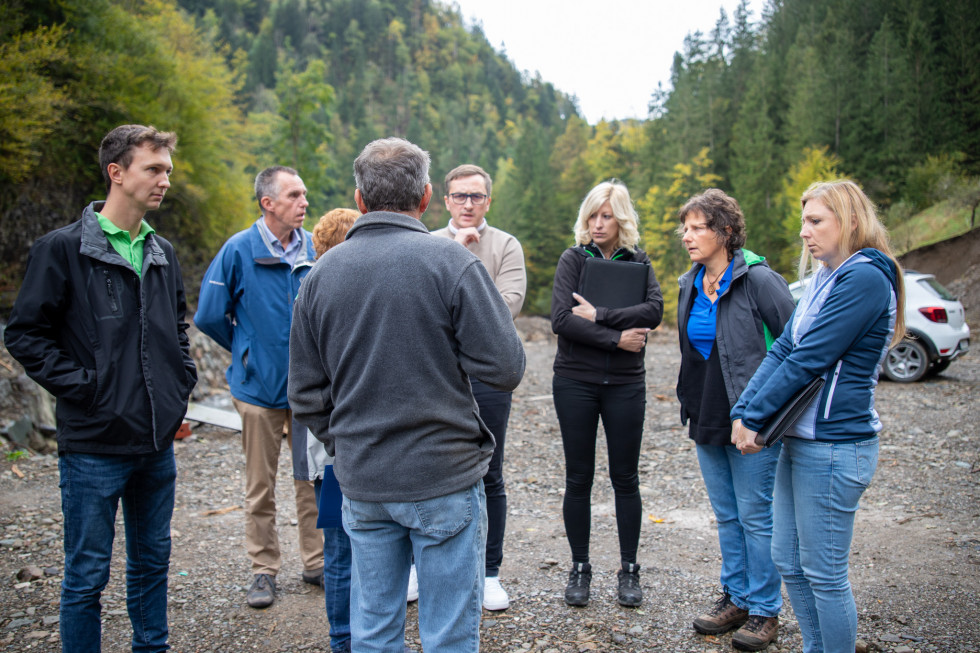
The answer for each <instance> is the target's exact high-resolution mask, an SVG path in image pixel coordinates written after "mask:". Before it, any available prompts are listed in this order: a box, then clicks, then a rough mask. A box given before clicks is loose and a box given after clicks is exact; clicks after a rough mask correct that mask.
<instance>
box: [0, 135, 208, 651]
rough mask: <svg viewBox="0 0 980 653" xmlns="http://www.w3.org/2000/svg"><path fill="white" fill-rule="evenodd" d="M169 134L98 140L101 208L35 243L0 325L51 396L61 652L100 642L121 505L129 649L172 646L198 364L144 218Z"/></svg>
mask: <svg viewBox="0 0 980 653" xmlns="http://www.w3.org/2000/svg"><path fill="white" fill-rule="evenodd" d="M176 142H177V137H176V136H175V135H174V134H172V133H168V132H159V131H157V130H156V129H154V128H153V127H144V126H142V125H123V126H121V127H117V128H115V129H113V130H112V131H111V132H109V133H108V134H107V135H106V137H105V138H104V139H103V140H102V145H101V146H100V148H99V161H100V164H101V166H102V174H103V176H104V177H105V181H106V189H107V191H108V195H107V197H106V200H105V202H93V203H91V204H90V205H89V206H88V207H86V208H85V209H84V210H83V211H82V217H81V219H80V220H78V221H77V222H74V223H72V224H70V225H68V226H66V227H62V228H61V229H56V230H55V231H52V232H51V233H49V234H47V235H45V236H42V237H41V238H39V239H38V240H37V242H35V243H34V246H33V247H32V248H31V251H30V254H29V256H28V259H27V271H26V273H25V276H24V283H23V285H22V286H21V289H20V293H19V294H18V296H17V300H16V301H15V303H14V309H13V311H12V313H11V315H10V322H9V323H8V325H7V329H6V331H5V333H4V342H5V344H6V346H7V349H8V351H10V353H11V355H13V356H14V358H16V359H17V360H18V361H19V362H20V363H21V364H22V365H23V366H24V369H25V370H26V372H27V374H28V375H29V376H30V377H31V378H32V379H34V380H35V381H37V382H38V383H39V384H41V385H42V386H43V387H44V388H45V389H47V390H48V391H49V392H51V393H52V394H53V395H55V397H56V398H57V400H58V403H57V409H56V421H57V429H58V470H59V472H60V474H61V483H60V486H61V509H62V513H63V514H64V546H65V573H64V580H63V581H62V583H61V622H60V624H61V625H60V627H61V643H62V651H65V652H69V651H72V652H73V651H79V652H83V651H84V652H86V653H91V652H92V651H99V650H100V649H101V635H102V633H101V618H100V613H101V603H100V600H99V599H100V596H101V593H102V590H103V589H104V588H105V586H106V583H107V582H108V580H109V563H110V559H111V557H112V556H111V553H112V542H113V536H114V523H115V516H116V511H117V509H118V505H119V500H120V499H122V506H123V515H124V517H125V527H126V585H127V587H126V594H127V597H126V603H127V608H128V610H129V619H130V622H131V623H132V626H133V642H132V645H133V650H134V651H164V650H167V649H168V648H169V647H168V645H167V639H168V635H169V630H168V627H167V570H168V567H169V564H170V519H171V516H172V515H173V508H174V489H175V480H176V477H177V468H176V464H175V460H174V450H173V439H174V434H175V433H176V432H177V429H178V428H179V427H180V424H181V422H182V420H183V417H184V413H185V412H186V409H187V399H188V396H189V395H190V392H191V389H192V388H193V387H194V384H195V383H196V382H197V372H196V370H195V367H194V362H193V361H192V360H191V357H190V353H189V346H188V339H187V323H186V322H185V321H184V312H185V301H184V287H183V282H182V281H181V275H180V267H179V265H178V264H177V258H176V256H175V255H174V250H173V247H172V246H171V244H170V243H169V242H167V241H166V240H164V239H163V238H160V237H159V236H157V235H156V234H155V233H154V231H153V229H152V228H151V227H150V226H149V225H148V224H147V223H146V222H145V221H144V220H143V215H144V214H145V213H146V212H147V211H151V210H154V209H157V208H159V207H160V203H161V202H162V201H163V196H164V194H165V193H166V192H167V189H168V188H170V173H171V172H172V170H173V165H172V163H171V159H170V154H171V152H173V149H174V146H175V145H176Z"/></svg>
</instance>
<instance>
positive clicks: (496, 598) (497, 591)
mask: <svg viewBox="0 0 980 653" xmlns="http://www.w3.org/2000/svg"><path fill="white" fill-rule="evenodd" d="M509 607H510V597H508V596H507V591H506V590H505V589H504V588H503V587H501V586H500V579H499V578H497V577H496V576H487V577H486V578H485V579H484V581H483V609H484V610H506V609H507V608H509Z"/></svg>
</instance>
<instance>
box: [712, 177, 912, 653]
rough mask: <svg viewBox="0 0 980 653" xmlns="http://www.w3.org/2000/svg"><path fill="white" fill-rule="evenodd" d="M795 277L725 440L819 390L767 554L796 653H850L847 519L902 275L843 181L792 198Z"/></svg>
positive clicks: (863, 205)
mask: <svg viewBox="0 0 980 653" xmlns="http://www.w3.org/2000/svg"><path fill="white" fill-rule="evenodd" d="M801 204H802V206H803V214H802V221H803V225H802V228H801V230H800V236H801V237H802V238H803V252H802V255H801V258H800V277H801V278H802V277H803V276H804V274H805V273H806V272H807V271H808V270H809V271H811V272H812V273H813V275H812V277H811V278H810V281H809V284H808V285H807V287H806V290H805V292H804V294H803V297H802V298H801V299H800V302H799V304H798V305H797V307H796V311H795V312H794V313H793V317H792V318H791V320H790V322H789V324H788V325H787V328H786V329H785V330H784V331H783V334H782V335H781V336H780V337H779V339H777V340H776V342H775V343H774V344H773V346H772V349H771V350H770V351H769V354H768V355H767V356H766V358H765V359H764V360H763V361H762V364H761V365H760V366H759V369H758V370H757V371H756V373H755V375H754V376H753V377H752V380H751V381H749V384H748V386H747V387H746V388H745V390H744V391H743V392H742V395H741V397H740V398H739V400H738V402H737V403H736V404H735V407H734V408H733V409H732V412H731V418H732V419H733V420H734V422H733V425H732V442H733V443H734V444H735V445H736V446H737V447H738V448H739V450H741V451H742V453H744V454H754V453H755V452H757V451H759V450H760V447H759V446H758V445H757V444H756V443H755V436H756V432H757V431H758V430H759V429H761V428H762V426H763V425H764V424H765V423H766V421H767V420H768V419H769V418H770V417H771V416H772V415H774V414H775V413H776V412H777V411H778V410H779V409H780V407H781V406H782V405H783V404H784V403H786V401H787V400H788V399H789V398H790V397H791V396H792V395H793V394H795V393H796V392H797V391H798V390H799V389H800V388H802V387H803V386H804V385H805V384H806V383H807V382H809V381H810V380H811V379H812V378H814V377H817V376H822V377H823V378H824V379H825V384H824V386H823V390H822V391H821V394H820V396H819V397H818V398H817V400H816V401H815V402H814V403H813V405H812V406H811V407H810V409H809V410H808V411H807V412H805V413H804V414H803V415H802V416H801V417H800V419H799V420H797V422H796V423H795V424H794V425H793V426H792V427H791V428H790V431H789V432H788V433H787V436H786V437H785V439H784V440H783V446H782V451H781V452H780V454H779V462H778V464H777V467H776V484H775V488H774V490H773V533H772V558H773V562H774V563H775V565H776V569H777V570H778V571H779V574H780V576H782V579H783V582H784V583H785V584H786V591H787V593H788V594H789V597H790V601H791V603H792V605H793V612H794V613H795V614H796V618H797V621H798V622H799V625H800V632H801V633H802V635H803V651H804V653H851V652H852V651H854V644H855V640H856V639H857V610H856V608H855V605H854V596H853V594H852V593H851V585H850V581H849V580H848V558H849V556H850V551H851V537H852V535H853V532H854V514H855V512H856V511H857V508H858V502H859V500H860V498H861V495H862V494H863V493H864V490H865V488H867V486H868V484H869V483H870V482H871V477H872V476H873V475H874V471H875V468H876V467H877V464H878V432H879V431H880V430H881V428H882V425H881V421H880V420H879V419H878V413H877V411H875V387H876V386H877V384H878V373H879V372H880V370H881V363H882V361H883V360H884V358H885V356H886V355H887V353H888V348H889V346H890V345H891V344H894V343H895V342H898V341H899V340H901V338H902V335H903V334H904V332H905V322H904V317H903V311H902V306H903V305H904V301H905V289H904V286H903V283H902V271H901V268H900V267H899V265H898V262H897V261H896V260H895V257H894V256H893V255H892V253H891V250H890V248H889V246H888V235H887V233H886V231H885V228H884V227H883V226H882V224H881V222H880V221H879V220H878V218H877V215H876V213H875V208H874V205H873V204H872V203H871V201H870V200H869V199H868V198H867V197H866V196H865V194H864V193H863V192H862V191H861V189H860V188H859V187H858V186H857V184H855V183H854V182H852V181H848V180H841V181H833V182H821V183H816V184H813V185H812V186H810V188H808V189H807V190H806V192H805V193H803V197H802V199H801Z"/></svg>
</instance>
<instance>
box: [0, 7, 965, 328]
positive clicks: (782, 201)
mask: <svg viewBox="0 0 980 653" xmlns="http://www.w3.org/2000/svg"><path fill="white" fill-rule="evenodd" d="M447 4H448V3H445V4H444V2H443V1H442V0H426V1H424V2H394V1H392V0H130V1H128V2H125V3H119V2H113V1H112V0H37V1H36V2H31V3H25V2H22V0H18V1H17V2H14V3H7V4H3V5H2V6H0V184H3V186H4V188H3V189H2V190H3V191H5V192H2V193H0V215H3V216H4V218H5V222H4V224H0V257H2V258H4V260H8V261H14V262H15V263H14V265H13V266H12V267H8V268H7V269H6V270H5V271H4V272H3V273H0V280H7V279H12V278H16V276H17V274H16V272H17V270H16V268H17V265H18V264H19V262H22V261H23V258H24V253H25V252H26V250H27V247H28V245H29V244H30V242H31V241H32V240H33V239H34V238H36V237H37V236H38V235H40V234H41V233H43V232H45V231H47V230H50V229H51V228H53V227H56V226H61V225H62V224H65V223H66V222H68V221H70V220H72V219H74V217H75V216H76V215H77V210H78V207H80V206H81V204H82V203H83V202H84V201H88V200H90V199H95V198H99V197H100V196H101V195H102V194H103V192H104V191H103V189H102V182H101V179H100V175H99V171H98V168H97V166H96V165H95V151H96V148H97V145H98V142H99V140H100V139H101V137H102V136H103V135H104V134H105V132H106V131H108V130H109V129H110V128H112V127H114V126H116V125H118V124H121V123H125V122H141V123H149V124H154V125H155V126H157V127H159V128H161V129H167V130H173V131H176V132H177V133H178V136H179V138H180V140H179V148H178V151H177V153H176V154H175V157H174V162H175V174H174V179H173V188H172V190H171V192H170V193H169V194H168V198H167V201H166V202H165V203H164V207H163V209H162V210H160V211H158V212H156V213H154V214H153V215H152V216H150V220H151V222H152V224H153V225H154V227H155V228H156V229H157V230H158V231H159V232H160V233H162V234H164V235H165V236H167V237H168V238H171V239H172V240H175V241H177V244H178V247H179V251H180V256H181V260H182V263H184V267H185V271H186V269H187V268H188V267H191V268H192V269H196V268H198V267H200V266H203V265H204V264H206V263H207V262H208V261H209V260H210V259H211V257H213V255H214V253H215V252H216V250H217V248H218V246H219V245H220V244H221V242H222V241H223V240H224V239H225V238H227V237H228V236H229V235H230V234H231V233H232V232H233V231H235V230H237V229H240V228H242V227H244V226H245V225H246V224H248V222H250V221H251V220H253V219H254V217H255V215H256V209H255V207H254V204H253V201H254V200H253V199H252V198H251V182H252V178H253V176H254V174H255V173H256V172H257V171H258V170H259V169H261V168H264V167H265V166H268V165H273V164H285V165H292V166H294V167H296V168H297V169H298V170H299V172H300V174H301V175H302V176H303V179H304V181H305V182H306V184H307V187H308V188H309V189H310V200H311V204H312V206H311V211H310V217H311V221H312V220H313V219H315V218H316V216H317V215H319V214H320V213H322V212H324V211H326V210H329V209H331V208H334V207H337V206H348V207H349V206H352V204H353V179H352V174H351V163H352V161H353V159H354V157H356V156H357V154H358V153H359V152H360V150H361V149H362V148H363V147H364V145H365V144H366V143H367V142H369V141H371V140H373V139H375V138H379V137H385V136H391V135H397V136H402V137H405V138H408V139H409V140H412V141H413V142H416V143H418V144H419V145H420V146H422V147H423V148H424V149H426V150H427V151H429V153H430V155H431V157H432V171H431V177H432V181H433V186H434V193H435V198H436V201H434V202H432V204H431V206H430V209H429V211H428V212H427V214H426V215H425V216H424V222H425V224H426V225H427V226H429V227H437V226H442V225H444V224H445V222H446V220H447V219H448V215H447V212H446V210H445V208H444V206H443V204H442V202H441V201H439V198H441V196H442V195H444V193H445V189H444V188H443V187H442V186H443V184H442V178H443V175H444V174H445V173H446V172H447V171H448V170H449V169H451V168H453V167H455V166H456V165H459V164H461V163H476V164H479V165H481V166H483V167H484V168H485V169H487V170H488V171H491V172H492V173H493V174H494V177H495V179H494V181H495V183H494V188H493V197H494V199H493V205H492V209H491V213H490V216H489V217H490V220H491V222H492V223H494V224H496V225H497V226H500V227H501V228H503V229H505V230H507V231H509V232H511V233H513V234H514V235H516V236H517V237H518V238H519V239H520V240H521V242H522V244H523V246H524V249H525V253H526V260H527V264H528V273H529V289H528V299H527V302H526V304H525V310H526V311H528V312H535V313H542V314H546V313H548V308H549V303H550V293H551V283H552V278H553V273H554V266H555V263H556V262H557V260H558V257H559V256H560V254H561V252H562V250H563V249H564V248H565V247H567V246H568V245H569V244H571V241H572V236H571V227H572V224H573V222H574V220H575V216H576V214H577V210H578V206H579V203H580V202H581V198H582V197H584V196H585V194H586V193H587V192H588V191H589V189H591V188H592V187H593V186H594V185H595V184H596V183H598V182H600V181H602V180H605V179H609V178H613V177H615V178H619V179H621V180H622V181H623V182H624V183H626V184H627V186H628V187H629V189H630V192H631V194H632V195H633V197H635V198H638V199H637V206H638V208H639V210H640V214H641V219H642V223H643V224H642V226H643V233H644V238H645V240H646V249H647V250H648V251H649V253H650V255H651V258H652V259H653V261H654V266H655V268H656V269H657V272H658V275H659V276H660V277H661V279H662V280H666V283H664V289H665V292H666V294H667V295H668V301H669V295H670V294H671V293H672V292H674V290H675V284H673V277H674V276H676V274H679V273H680V272H682V271H683V270H684V269H686V267H687V265H688V261H687V258H686V256H685V255H684V252H683V251H682V250H681V248H680V247H679V246H677V244H676V236H675V235H674V228H675V226H676V225H675V215H674V214H675V212H676V209H677V207H679V206H680V205H681V204H682V203H683V202H684V201H685V200H686V199H687V198H688V197H690V195H692V194H695V193H698V192H701V191H703V190H704V189H705V188H706V187H708V186H718V187H721V188H723V189H725V190H728V191H730V192H732V194H733V195H734V196H735V197H736V198H737V199H738V200H739V202H740V204H741V206H742V208H743V211H744V212H745V215H746V221H747V225H748V236H749V242H748V244H749V247H751V248H752V249H753V250H754V251H759V252H761V253H763V254H766V255H767V256H768V257H769V259H770V261H771V262H773V264H774V265H777V266H778V267H780V268H781V271H784V272H786V271H787V270H786V267H785V266H786V265H788V263H789V261H790V258H792V257H795V247H796V245H795V243H796V238H797V236H796V230H797V227H796V224H795V223H796V221H798V217H797V216H796V213H797V210H796V208H795V205H796V202H797V201H798V199H799V192H800V191H801V186H805V185H806V183H808V181H810V180H813V179H816V178H820V177H823V176H830V175H833V176H836V175H837V171H838V170H846V171H847V172H848V173H850V174H852V175H853V176H854V178H855V179H856V180H857V181H859V183H861V184H862V186H863V187H864V188H865V189H866V190H867V191H868V193H869V195H871V197H872V199H873V200H875V201H876V202H877V203H878V204H879V205H881V206H883V207H884V208H885V215H887V216H888V221H889V226H890V227H893V228H896V227H897V226H898V222H900V221H901V220H902V219H904V217H905V216H907V215H912V214H914V213H915V212H916V208H917V207H922V206H926V205H928V204H931V203H933V202H935V201H937V200H940V199H944V198H945V197H953V196H956V197H962V198H963V199H962V200H961V203H962V206H963V207H965V208H966V209H967V213H965V214H964V216H966V217H964V221H965V222H968V221H969V216H973V219H974V221H975V220H976V210H975V208H976V206H977V205H976V204H972V202H973V199H972V198H974V195H973V194H971V190H970V189H972V188H974V185H975V180H976V179H977V178H978V177H980V66H977V65H976V62H977V61H978V60H980V39H977V38H976V34H977V30H978V28H980V6H978V5H977V3H976V2H975V0H949V1H948V2H943V3H931V2H928V1H927V0H907V1H906V2H905V3H903V4H902V6H901V7H900V11H896V10H895V8H894V7H892V5H890V4H889V3H882V2H878V3H859V2H856V1H855V0H831V1H828V2H813V1H812V0H779V1H778V2H771V3H768V4H766V6H765V8H764V10H763V14H762V16H761V18H760V19H759V20H758V21H753V17H752V15H751V13H750V12H749V10H748V4H747V2H746V1H745V0H743V1H742V2H741V3H740V4H739V6H738V7H737V8H736V10H735V12H734V14H733V15H732V17H731V18H729V16H728V15H727V14H726V13H725V12H724V11H721V12H720V13H719V16H718V19H717V21H716V23H715V25H714V28H713V29H712V30H711V31H710V33H708V34H703V33H701V32H694V33H692V34H690V35H688V37H687V38H686V39H685V40H684V42H683V44H682V47H681V49H680V51H679V52H678V53H676V55H675V57H674V61H673V66H672V70H671V80H670V84H669V85H668V87H667V88H663V87H659V86H658V87H657V88H656V89H652V93H651V105H650V116H649V119H648V120H646V121H632V120H630V121H602V122H600V123H599V124H598V125H594V126H592V125H589V124H587V123H586V122H585V121H584V120H582V119H581V118H580V117H579V116H578V115H577V113H578V112H577V110H576V107H575V105H574V103H573V101H572V100H571V99H570V98H568V97H566V96H564V95H563V94H561V93H560V92H558V91H556V90H555V88H554V87H553V86H552V85H551V84H549V83H547V82H546V81H545V80H542V79H541V78H540V76H538V75H534V76H531V75H529V74H527V73H524V74H522V73H520V72H519V71H517V70H516V69H515V68H514V66H513V65H512V64H511V63H510V62H509V61H508V60H507V58H506V56H504V55H503V54H502V53H500V52H496V51H495V50H494V49H493V47H491V45H490V44H489V43H488V42H487V40H486V37H485V36H484V34H483V33H482V31H481V30H480V28H479V27H478V26H467V25H464V23H463V19H462V17H461V16H460V14H459V12H458V10H457V9H456V8H455V7H454V6H447ZM648 82H649V80H645V79H644V78H643V75H642V73H640V74H638V77H637V83H639V84H643V83H648ZM957 153H962V154H957ZM971 184H973V185H971ZM961 191H962V192H961ZM66 207H69V208H67V209H66ZM971 207H972V208H971ZM10 216H16V217H17V218H18V219H16V220H13V219H10ZM24 217H26V218H27V219H23V218H24ZM791 222H792V223H793V224H792V227H790V223H791ZM8 225H16V228H12V227H10V226H8ZM791 250H792V251H793V252H794V253H793V254H792V255H790V254H789V252H790V251H791ZM188 262H190V263H191V265H190V266H188V265H187V263H188ZM195 274H196V272H193V271H192V272H191V277H192V278H191V280H189V282H188V284H187V285H188V287H189V288H193V286H194V285H195V282H196V279H195V278H193V277H194V275H195ZM192 294H193V291H192ZM668 316H669V317H673V314H672V307H669V308H668Z"/></svg>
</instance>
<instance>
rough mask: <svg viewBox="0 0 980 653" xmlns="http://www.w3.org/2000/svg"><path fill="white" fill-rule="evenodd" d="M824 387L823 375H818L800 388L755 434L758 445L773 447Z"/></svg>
mask: <svg viewBox="0 0 980 653" xmlns="http://www.w3.org/2000/svg"><path fill="white" fill-rule="evenodd" d="M822 388H823V377H822V376H818V377H816V378H815V379H813V380H812V381H810V382H809V383H807V384H806V385H805V386H803V388H802V389H800V390H799V391H798V392H797V393H796V394H795V395H793V396H792V397H790V398H789V401H787V402H786V404H785V405H784V406H783V407H782V408H780V409H779V412H778V413H776V414H775V415H773V416H772V417H771V418H769V421H768V422H766V425H765V426H764V427H762V430H761V431H759V434H758V435H756V436H755V443H756V444H757V445H761V446H766V447H771V446H772V445H774V444H776V443H777V442H779V441H780V440H781V439H782V437H783V436H784V435H786V431H788V430H789V427H791V426H792V425H793V423H794V422H796V420H798V419H799V418H800V415H802V414H803V411H805V410H806V409H807V408H809V407H810V404H812V403H813V400H814V399H816V398H817V396H818V395H819V394H820V390H821V389H822Z"/></svg>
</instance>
